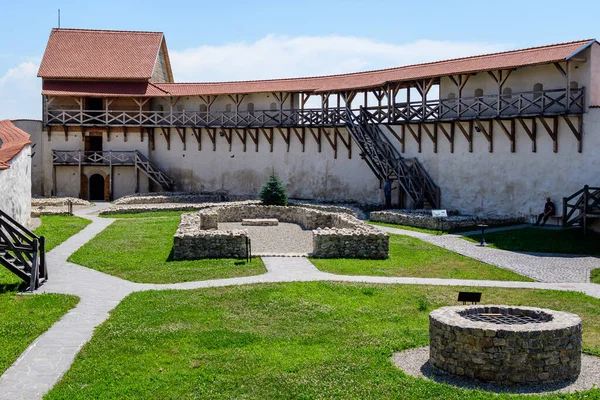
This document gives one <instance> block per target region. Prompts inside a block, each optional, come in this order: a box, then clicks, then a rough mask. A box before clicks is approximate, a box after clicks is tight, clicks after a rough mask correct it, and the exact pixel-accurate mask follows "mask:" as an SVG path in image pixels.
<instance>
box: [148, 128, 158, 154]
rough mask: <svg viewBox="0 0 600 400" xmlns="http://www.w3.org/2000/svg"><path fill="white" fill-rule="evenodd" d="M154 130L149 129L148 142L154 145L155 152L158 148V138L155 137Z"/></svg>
mask: <svg viewBox="0 0 600 400" xmlns="http://www.w3.org/2000/svg"><path fill="white" fill-rule="evenodd" d="M154 133H155V132H154V128H149V129H148V140H149V141H150V143H151V144H152V150H154V149H155V148H156V145H155V143H156V140H155V139H156V137H155V136H154Z"/></svg>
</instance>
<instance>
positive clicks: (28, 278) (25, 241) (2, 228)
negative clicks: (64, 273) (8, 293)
mask: <svg viewBox="0 0 600 400" xmlns="http://www.w3.org/2000/svg"><path fill="white" fill-rule="evenodd" d="M0 265H3V266H4V267H5V268H7V269H8V270H9V271H10V272H12V273H13V274H15V275H17V276H18V277H19V278H21V279H22V280H23V281H25V283H27V284H29V288H28V290H29V291H30V292H33V291H34V290H36V289H38V288H39V287H40V285H41V284H42V283H43V282H45V281H46V280H48V268H47V266H46V250H45V238H44V237H43V236H37V235H35V234H34V233H33V232H31V231H29V230H28V229H27V228H25V227H24V226H22V225H21V224H19V223H18V222H17V221H15V220H14V219H12V218H11V217H10V216H9V215H8V214H6V213H5V212H3V211H2V210H0Z"/></svg>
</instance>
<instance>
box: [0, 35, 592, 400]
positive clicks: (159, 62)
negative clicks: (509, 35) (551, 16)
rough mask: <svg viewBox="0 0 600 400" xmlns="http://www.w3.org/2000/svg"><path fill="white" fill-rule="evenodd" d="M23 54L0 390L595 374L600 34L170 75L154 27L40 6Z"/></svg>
mask: <svg viewBox="0 0 600 400" xmlns="http://www.w3.org/2000/svg"><path fill="white" fill-rule="evenodd" d="M38 77H39V78H40V79H41V81H42V93H41V95H42V104H43V107H42V114H41V115H40V118H39V119H35V120H23V119H21V120H19V119H15V120H4V121H0V189H1V190H0V265H1V266H2V268H1V270H0V311H1V312H0V399H7V400H14V399H41V398H44V399H124V398H131V399H134V398H135V399H183V398H195V399H199V398H202V399H203V398H219V399H225V398H227V399H228V398H232V399H238V398H252V399H288V398H303V399H312V398H343V399H346V398H352V399H365V398H370V399H371V398H372V399H380V398H381V399H388V398H402V399H417V398H423V399H433V398H469V399H471V398H472V399H487V398H490V397H493V396H497V397H498V398H513V397H514V398H520V397H524V396H529V395H534V396H540V397H547V398H558V397H557V396H559V397H560V398H573V399H575V398H600V258H599V257H600V178H599V174H598V172H599V171H600V158H599V157H598V149H600V44H599V43H598V42H597V41H596V40H595V39H585V40H579V41H572V42H566V43H559V44H548V45H545V46H539V47H532V48H526V49H520V50H512V51H506V52H501V53H494V54H483V55H479V54H473V55H472V56H469V57H464V58H457V59H451V60H440V61H436V62H431V63H424V64H416V65H407V66H399V67H395V68H389V69H384V70H373V71H362V72H361V71H357V72H355V73H348V74H340V75H330V76H318V77H301V78H291V79H271V80H256V81H233V82H204V83H203V82H194V83H185V82H176V81H175V80H174V76H173V71H172V67H171V61H170V58H169V51H168V48H167V42H166V39H165V35H164V34H163V33H161V32H141V31H109V30H87V29H53V30H52V32H51V34H50V36H49V38H48V42H47V46H46V50H45V53H44V56H43V59H42V61H41V64H40V67H39V71H38ZM546 198H549V199H550V200H548V201H547V202H546V204H544V202H545V201H546V200H545V199H546ZM540 213H542V215H540ZM540 222H542V223H541V224H540Z"/></svg>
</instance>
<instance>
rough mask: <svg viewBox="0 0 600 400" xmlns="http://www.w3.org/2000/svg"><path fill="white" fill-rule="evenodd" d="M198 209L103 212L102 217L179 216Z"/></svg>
mask: <svg viewBox="0 0 600 400" xmlns="http://www.w3.org/2000/svg"><path fill="white" fill-rule="evenodd" d="M194 212H198V211H194V210H191V211H180V210H166V211H151V212H140V213H128V214H101V215H100V217H102V218H117V219H123V218H135V219H139V218H159V217H177V218H179V217H180V216H181V214H185V213H194Z"/></svg>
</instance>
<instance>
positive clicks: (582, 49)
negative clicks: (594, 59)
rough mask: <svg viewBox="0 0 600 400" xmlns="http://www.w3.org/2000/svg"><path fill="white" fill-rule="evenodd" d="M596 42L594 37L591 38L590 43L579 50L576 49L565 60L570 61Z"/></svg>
mask: <svg viewBox="0 0 600 400" xmlns="http://www.w3.org/2000/svg"><path fill="white" fill-rule="evenodd" d="M594 43H597V41H596V39H592V40H590V42H589V43H587V44H585V45H583V46H582V47H581V48H580V49H579V50H577V51H575V52H574V53H573V54H571V55H570V56H568V57H567V58H566V59H565V61H569V60H570V59H571V58H573V57H575V56H576V55H577V54H579V53H581V52H582V51H584V50H585V49H587V48H588V47H590V46H591V45H593V44H594Z"/></svg>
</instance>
